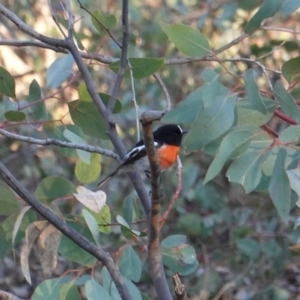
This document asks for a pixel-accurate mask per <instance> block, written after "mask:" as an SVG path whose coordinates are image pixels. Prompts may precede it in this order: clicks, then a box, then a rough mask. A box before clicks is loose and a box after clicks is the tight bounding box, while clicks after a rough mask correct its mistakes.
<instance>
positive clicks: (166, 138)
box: [153, 124, 187, 146]
mask: <svg viewBox="0 0 300 300" xmlns="http://www.w3.org/2000/svg"><path fill="white" fill-rule="evenodd" d="M185 133H187V131H185V130H182V129H181V127H180V126H179V125H176V124H167V125H163V126H160V127H159V128H157V129H156V130H155V131H154V132H153V137H154V140H155V141H156V142H158V143H159V144H160V143H161V144H164V143H165V144H168V145H172V146H180V144H181V141H182V136H183V135H184V134H185Z"/></svg>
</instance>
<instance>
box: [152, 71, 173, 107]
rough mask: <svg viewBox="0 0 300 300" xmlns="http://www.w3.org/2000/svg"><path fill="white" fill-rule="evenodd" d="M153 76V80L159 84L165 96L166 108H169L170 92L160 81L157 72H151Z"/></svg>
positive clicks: (170, 103) (170, 105)
mask: <svg viewBox="0 0 300 300" xmlns="http://www.w3.org/2000/svg"><path fill="white" fill-rule="evenodd" d="M153 77H154V78H155V80H156V81H157V83H158V84H159V85H160V87H161V88H162V90H163V92H164V94H165V97H166V103H167V105H166V110H171V108H172V102H171V98H170V94H169V92H168V90H167V87H166V86H165V84H164V82H163V81H162V79H161V77H160V75H159V73H154V74H153Z"/></svg>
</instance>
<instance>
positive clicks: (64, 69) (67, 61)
mask: <svg viewBox="0 0 300 300" xmlns="http://www.w3.org/2000/svg"><path fill="white" fill-rule="evenodd" d="M73 65H74V59H73V56H72V55H71V54H70V53H69V54H67V55H64V56H61V57H59V58H57V59H56V60H55V61H54V62H53V63H52V64H51V65H50V67H49V68H48V69H47V85H48V86H49V87H50V88H52V89H55V88H58V87H59V86H60V85H61V84H62V83H63V82H64V81H65V80H66V79H67V78H68V77H69V76H70V75H71V74H72V69H73Z"/></svg>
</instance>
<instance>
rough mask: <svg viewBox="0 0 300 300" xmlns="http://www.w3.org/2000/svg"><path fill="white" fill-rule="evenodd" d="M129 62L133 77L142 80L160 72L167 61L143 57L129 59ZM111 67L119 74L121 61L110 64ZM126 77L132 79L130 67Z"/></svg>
mask: <svg viewBox="0 0 300 300" xmlns="http://www.w3.org/2000/svg"><path fill="white" fill-rule="evenodd" d="M129 62H130V65H131V68H132V74H133V77H134V78H137V79H142V78H146V77H149V76H150V75H152V74H154V73H155V72H157V71H159V70H160V69H161V68H162V67H163V65H164V63H165V60H164V59H163V58H155V57H143V58H129ZM109 67H110V69H111V70H112V71H113V72H115V73H117V72H118V70H119V67H120V61H116V62H114V63H112V64H110V65H109ZM124 76H125V77H127V78H128V77H130V72H129V67H128V68H127V70H126V72H125V75H124Z"/></svg>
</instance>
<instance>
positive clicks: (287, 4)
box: [281, 0, 300, 16]
mask: <svg viewBox="0 0 300 300" xmlns="http://www.w3.org/2000/svg"><path fill="white" fill-rule="evenodd" d="M299 7H300V0H285V1H284V2H283V4H282V6H281V11H282V13H283V15H284V16H288V15H290V14H292V13H293V12H294V11H296V10H297V9H298V8H299Z"/></svg>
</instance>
